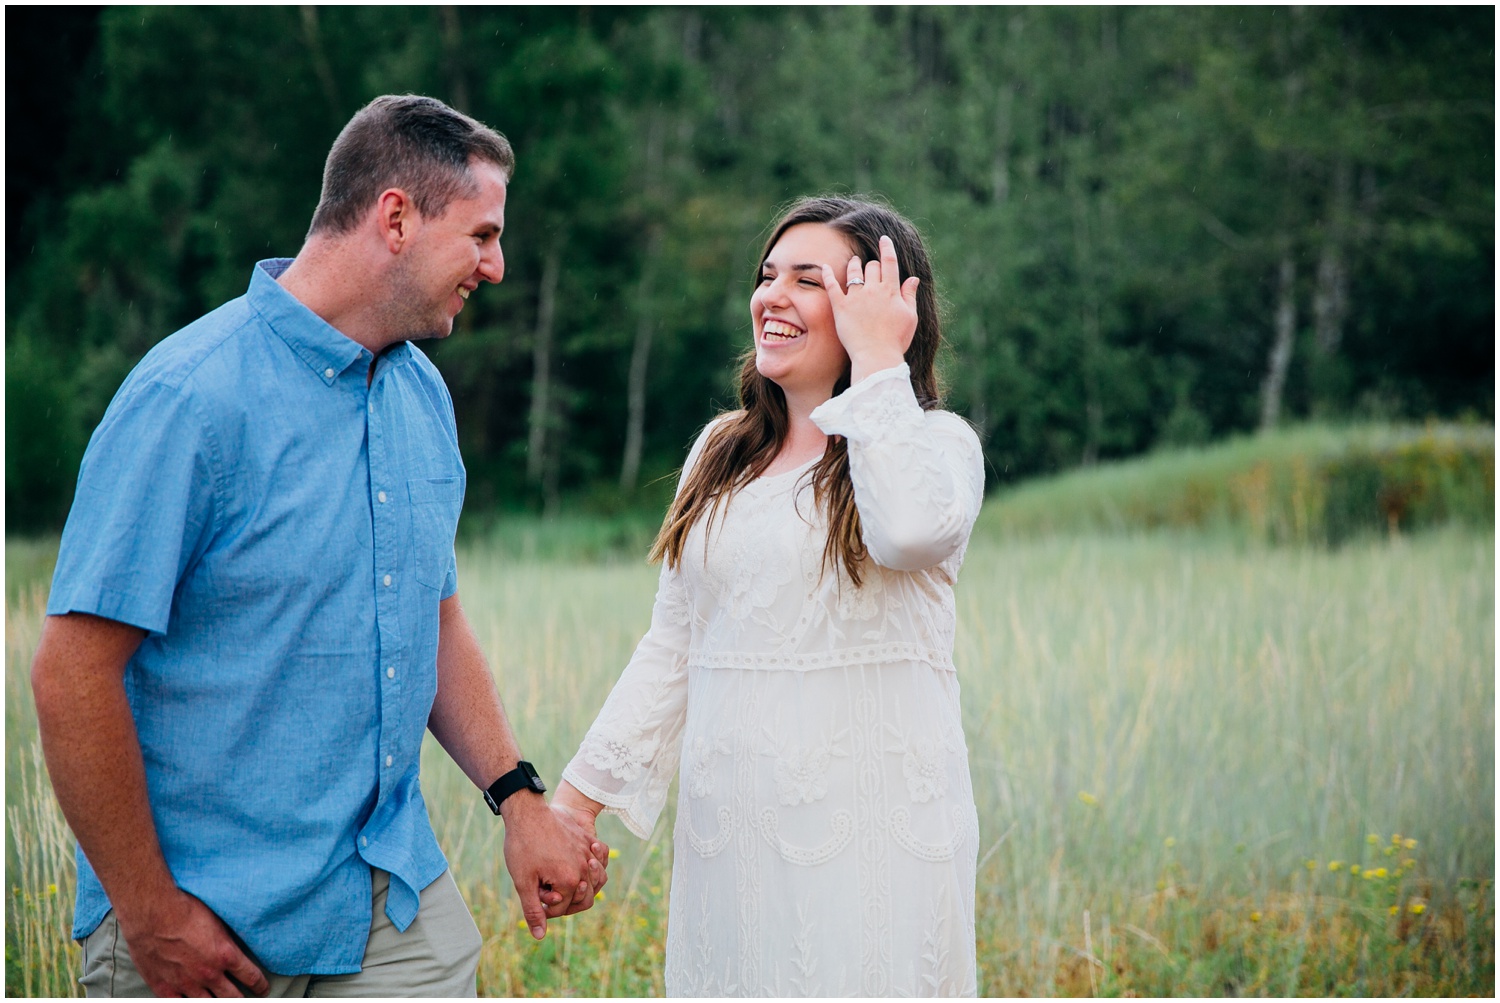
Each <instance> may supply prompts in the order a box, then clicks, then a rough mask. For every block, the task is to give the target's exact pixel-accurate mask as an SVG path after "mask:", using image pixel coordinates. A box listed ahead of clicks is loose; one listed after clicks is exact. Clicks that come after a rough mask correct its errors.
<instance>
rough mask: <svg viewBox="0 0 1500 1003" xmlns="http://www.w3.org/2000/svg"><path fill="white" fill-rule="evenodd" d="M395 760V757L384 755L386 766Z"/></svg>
mask: <svg viewBox="0 0 1500 1003" xmlns="http://www.w3.org/2000/svg"><path fill="white" fill-rule="evenodd" d="M395 761H396V760H395V758H394V757H392V756H386V757H385V765H387V766H389V765H391V764H392V763H394V762H395Z"/></svg>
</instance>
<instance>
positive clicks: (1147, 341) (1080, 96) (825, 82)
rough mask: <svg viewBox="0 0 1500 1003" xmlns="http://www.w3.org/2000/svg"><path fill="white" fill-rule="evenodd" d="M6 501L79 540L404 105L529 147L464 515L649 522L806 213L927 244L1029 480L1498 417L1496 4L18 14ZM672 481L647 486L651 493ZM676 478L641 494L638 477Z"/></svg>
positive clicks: (476, 412) (485, 317)
mask: <svg viewBox="0 0 1500 1003" xmlns="http://www.w3.org/2000/svg"><path fill="white" fill-rule="evenodd" d="M7 26H8V27H9V28H10V31H9V32H8V52H7V59H8V67H9V69H8V76H9V80H10V87H9V89H8V100H7V106H8V108H7V110H8V113H9V114H8V120H9V126H8V138H9V140H10V143H9V144H8V154H7V157H8V167H9V170H8V183H7V191H8V194H9V195H10V199H9V204H10V207H11V210H10V214H9V218H10V223H9V226H8V230H7V249H8V252H9V253H8V256H7V273H6V281H7V293H8V295H7V298H6V326H7V330H6V356H5V359H6V417H7V425H6V427H7V435H6V502H7V523H8V525H9V526H12V527H40V526H49V525H50V526H56V525H58V524H59V523H60V520H61V518H62V516H63V514H64V513H65V511H66V508H67V504H68V501H69V499H70V496H71V486H72V479H73V475H74V472H75V471H76V469H77V463H78V460H79V457H80V456H81V453H82V449H83V446H84V443H85V442H86V439H87V435H88V432H89V430H90V429H91V428H92V427H93V425H94V424H95V423H96V422H97V420H98V419H99V417H100V415H101V414H102V412H103V409H104V407H105V406H106V404H107V403H108V401H109V399H110V397H111V395H112V394H113V392H114V390H115V388H116V387H117V386H118V385H119V382H120V380H121V379H122V378H123V376H124V374H125V373H126V372H127V371H128V370H129V368H130V367H131V366H132V365H133V364H134V363H135V361H136V360H137V359H139V358H140V356H141V355H142V354H143V353H144V352H145V351H146V350H147V349H148V348H149V347H150V346H151V345H152V344H154V343H155V342H156V341H157V340H159V339H160V338H162V337H164V336H165V335H167V334H169V333H170V332H171V331H172V330H174V329H175V328H176V327H178V326H180V325H181V324H183V323H185V322H186V321H188V320H190V319H191V318H192V317H194V316H196V315H197V314H199V313H201V312H203V311H205V310H207V309H209V308H211V307H213V306H215V305H217V304H218V303H220V302H222V301H223V300H225V299H227V298H229V297H232V296H235V295H237V294H239V293H240V292H241V291H243V289H244V287H245V285H246V282H247V280H248V275H249V268H250V265H251V263H252V262H253V261H255V260H257V259H259V258H263V257H268V256H273V255H291V254H295V253H296V251H297V248H298V247H299V245H300V241H301V237H302V234H303V232H304V230H305V228H306V225H307V221H308V219H309V218H310V216H311V212H312V208H313V206H314V204H315V202H316V200H317V194H318V187H319V179H320V169H321V163H322V158H323V156H324V155H325V153H326V151H327V149H328V146H329V144H330V142H331V141H332V139H333V136H334V135H335V134H336V132H337V130H338V129H339V127H340V126H341V125H342V124H343V122H345V121H346V120H347V119H348V117H349V116H350V115H351V114H352V113H353V111H354V110H355V109H357V108H358V107H359V106H360V105H361V104H363V103H364V102H365V101H367V100H369V99H370V98H371V97H374V96H375V95H377V94H380V93H385V92H393V91H398V92H399V91H416V92H423V93H430V94H433V95H435V96H438V97H441V98H444V99H445V100H448V101H450V102H452V103H453V104H455V105H456V106H458V107H460V108H463V109H464V110H466V111H469V112H471V113H472V114H474V115H476V116H478V117H479V118H481V119H482V120H484V121H486V122H487V123H489V124H492V125H494V126H495V127H497V128H499V129H501V130H502V131H504V132H505V133H506V134H507V135H508V136H509V137H510V138H511V140H512V142H513V143H514V144H515V146H516V149H517V153H518V172H517V174H516V177H515V179H514V182H513V184H512V186H511V198H510V206H509V216H510V218H509V224H508V229H507V235H506V241H505V243H506V250H507V258H508V276H507V279H506V281H505V283H504V284H503V285H501V286H499V287H498V288H493V289H491V288H486V289H485V290H483V291H482V292H481V293H480V294H479V295H478V296H476V297H475V300H474V301H473V302H472V303H471V304H470V306H469V307H468V308H467V309H466V310H465V311H464V313H463V314H462V316H461V322H460V325H459V330H458V331H457V332H456V333H455V335H454V336H453V337H452V338H450V339H448V340H446V341H444V342H441V343H428V344H427V345H426V346H424V347H425V348H426V350H428V351H429V352H430V353H431V355H432V356H433V358H434V359H435V360H436V362H437V364H438V365H439V367H440V368H441V369H442V370H443V372H444V374H445V376H446V378H447V379H448V382H449V385H450V387H451V388H452V390H453V393H454V397H455V401H456V404H457V408H458V412H459V425H460V430H461V434H462V438H463V442H462V444H463V448H464V451H465V457H466V462H467V465H468V468H469V473H470V484H471V491H470V501H471V511H472V510H473V509H474V508H476V507H483V506H490V505H495V504H504V505H506V506H509V507H517V506H526V507H532V508H544V509H548V510H551V509H555V508H556V507H557V506H558V504H559V500H560V499H563V498H570V497H571V498H578V499H582V500H584V501H587V502H588V503H589V504H590V505H591V506H592V507H594V508H601V507H603V508H614V509H618V508H620V507H632V506H641V505H645V506H650V505H652V504H654V503H656V502H659V501H660V497H659V496H660V493H661V491H662V490H663V487H662V485H661V484H660V482H659V481H658V478H660V477H661V476H662V475H665V474H668V473H669V472H670V471H671V470H672V469H673V468H674V467H675V466H676V465H677V464H678V463H679V462H680V460H681V456H682V454H683V451H684V447H685V444H686V443H687V442H688V441H689V440H690V438H691V436H692V435H693V433H694V432H695V430H696V429H697V428H698V427H699V426H700V425H701V424H702V423H703V422H704V421H705V420H706V419H707V418H708V417H709V416H710V415H711V414H712V413H713V410H714V409H715V408H716V407H721V406H726V405H728V404H730V403H731V402H732V401H731V393H732V391H731V385H730V380H729V374H730V373H731V371H732V368H733V360H734V358H735V356H736V354H737V353H738V351H739V349H740V348H741V346H743V345H744V343H745V340H746V331H747V328H748V324H747V319H748V311H747V309H746V300H747V298H748V294H749V290H750V285H749V282H748V278H749V276H750V273H751V268H752V267H753V265H754V260H753V259H754V255H755V254H756V252H757V250H758V236H759V234H760V233H761V231H762V229H763V228H764V227H765V226H766V225H767V223H768V222H769V221H770V220H771V218H772V215H773V213H774V211H775V208H776V206H777V205H778V204H780V203H782V202H783V201H784V200H786V199H788V198H791V197H794V196H797V195H801V194H807V193H812V192H817V191H825V190H842V191H873V192H878V193H881V194H883V195H884V196H886V197H887V198H889V199H890V200H891V201H892V203H893V204H895V205H896V206H897V207H898V208H900V209H901V210H903V211H904V212H906V213H907V214H908V215H910V216H912V217H913V218H914V219H916V220H917V221H918V222H919V224H920V225H921V226H922V228H923V229H924V230H925V232H926V233H927V235H928V237H929V240H930V243H931V246H932V250H933V257H934V263H935V267H936V271H937V276H938V279H939V285H940V293H941V295H942V297H943V299H944V301H945V302H946V305H947V327H946V333H947V336H948V340H949V344H950V346H951V352H950V353H949V355H948V358H947V360H946V361H947V367H946V368H947V372H948V375H949V380H950V384H951V403H952V405H953V406H954V407H956V408H958V409H959V410H961V411H963V412H964V413H965V414H966V415H967V416H968V417H970V418H971V419H972V420H973V421H974V422H975V424H976V425H978V426H979V427H980V428H981V430H982V432H983V433H984V437H985V442H986V449H987V452H988V457H989V461H990V463H991V465H992V473H993V475H994V478H995V479H996V480H998V481H1004V480H1007V479H1009V478H1015V477H1020V476H1023V475H1027V474H1031V473H1035V472H1041V471H1051V470H1060V469H1065V468H1068V467H1072V466H1075V465H1078V464H1080V463H1083V464H1091V463H1094V462H1096V461H1098V460H1102V459H1108V458H1112V457H1121V456H1127V455H1131V454H1134V453H1138V452H1141V451H1144V450H1147V449H1149V448H1152V447H1154V446H1158V445H1163V444H1178V445H1183V444H1187V445H1191V444H1196V443H1202V442H1205V441H1208V440H1210V439H1213V438H1217V437H1221V436H1223V435H1226V434H1229V433H1233V432H1243V431H1249V430H1251V429H1253V428H1255V427H1257V426H1266V427H1269V426H1273V425H1275V424H1277V423H1278V422H1279V421H1281V420H1284V419H1285V418H1286V417H1288V416H1291V417H1296V418H1305V417H1315V418H1322V419H1328V418H1343V417H1374V418H1385V419H1393V418H1415V419H1419V420H1420V419H1426V418H1428V417H1432V416H1436V417H1440V418H1450V417H1459V416H1462V415H1465V414H1469V415H1473V416H1475V417H1478V418H1480V419H1490V418H1492V417H1493V413H1494V381H1493V371H1494V288H1493V281H1492V275H1493V269H1494V264H1493V261H1494V230H1493V218H1494V190H1493V177H1494V160H1493V151H1494V53H1493V48H1492V39H1493V37H1494V11H1493V8H1488V7H1480V8H1463V9H1412V8H1407V9H1394V8H1335V9H1322V8H1295V9H1285V8H1253V9H1241V8H1213V9H1183V8H1170V9H1150V8H1145V9H1087V8H1065V9H1025V8H874V9H870V8H765V9H741V8H704V9H693V8H598V9H591V8H564V7H552V8H524V7H477V8H468V7H466V8H456V7H433V8H396V7H339V8H331V7H330V8H316V7H301V8H297V7H277V8H267V7H198V8H192V7H154V8H128V7H115V8H108V9H106V10H104V11H103V12H102V13H99V12H97V11H95V10H94V9H65V8H35V9H30V10H28V9H24V8H10V9H8V10H7ZM653 484H654V485H655V486H654V487H652V485H653ZM643 490H645V491H647V495H646V496H645V497H642V496H641V492H642V491H643Z"/></svg>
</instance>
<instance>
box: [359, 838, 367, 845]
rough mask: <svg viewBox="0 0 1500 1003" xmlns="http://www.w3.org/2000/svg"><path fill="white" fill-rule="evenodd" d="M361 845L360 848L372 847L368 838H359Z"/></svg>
mask: <svg viewBox="0 0 1500 1003" xmlns="http://www.w3.org/2000/svg"><path fill="white" fill-rule="evenodd" d="M359 845H360V846H369V845H370V839H369V837H368V836H361V837H359Z"/></svg>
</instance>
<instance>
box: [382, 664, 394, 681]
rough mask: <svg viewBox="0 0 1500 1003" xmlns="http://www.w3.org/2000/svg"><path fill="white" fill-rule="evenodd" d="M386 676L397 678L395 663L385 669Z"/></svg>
mask: <svg viewBox="0 0 1500 1003" xmlns="http://www.w3.org/2000/svg"><path fill="white" fill-rule="evenodd" d="M385 677H386V678H387V679H395V678H396V667H395V666H394V665H392V666H391V667H390V668H388V669H386V670H385Z"/></svg>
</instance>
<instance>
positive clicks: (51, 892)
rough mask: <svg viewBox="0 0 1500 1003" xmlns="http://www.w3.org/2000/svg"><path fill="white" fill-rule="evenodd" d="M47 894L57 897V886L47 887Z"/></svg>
mask: <svg viewBox="0 0 1500 1003" xmlns="http://www.w3.org/2000/svg"><path fill="white" fill-rule="evenodd" d="M47 894H48V895H56V894H57V886H56V885H48V886H47Z"/></svg>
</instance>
